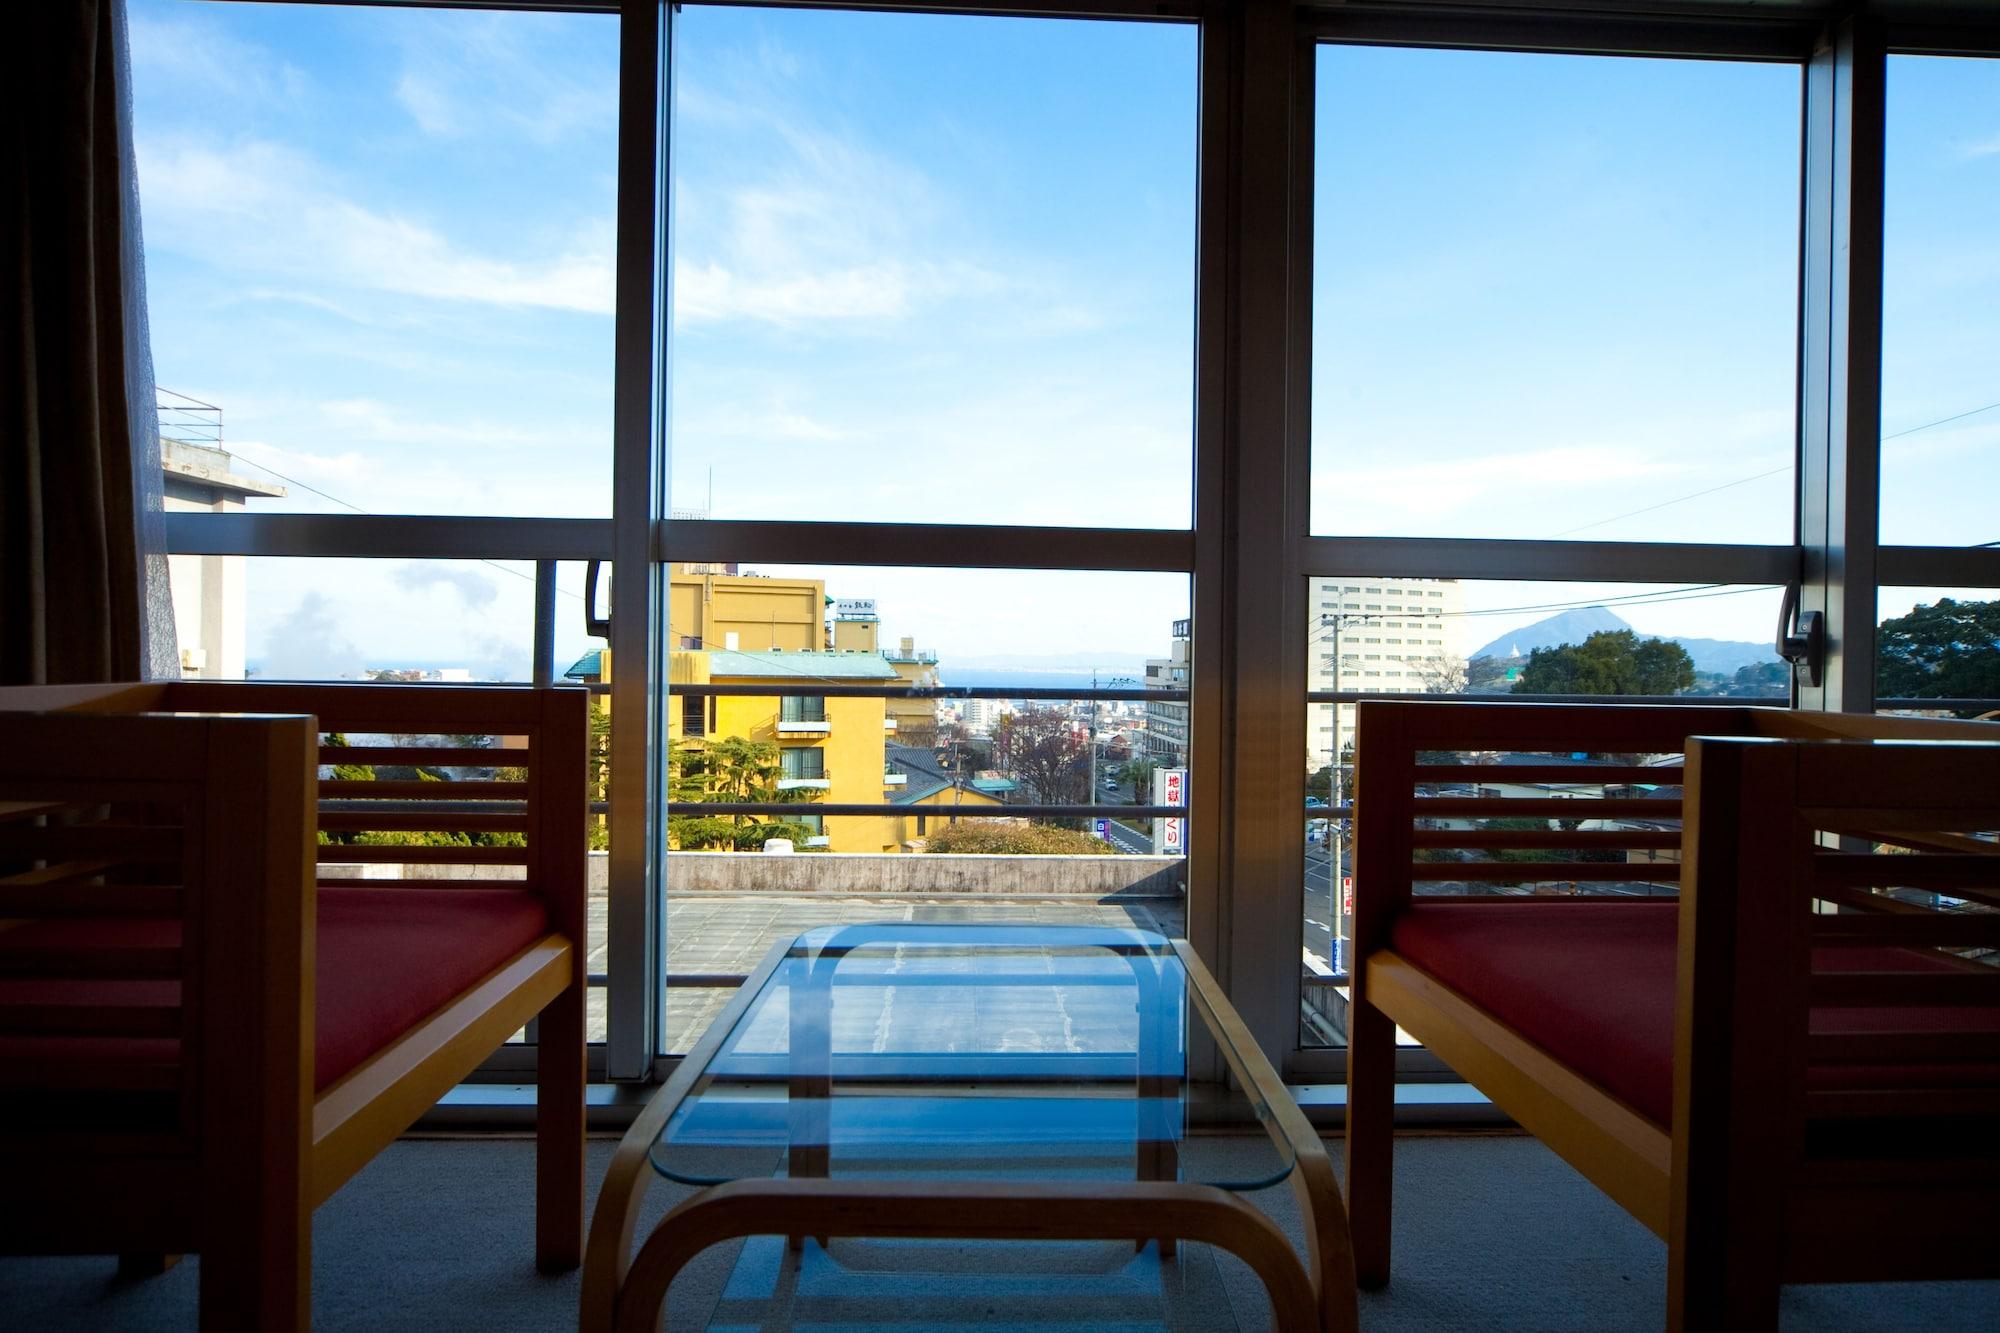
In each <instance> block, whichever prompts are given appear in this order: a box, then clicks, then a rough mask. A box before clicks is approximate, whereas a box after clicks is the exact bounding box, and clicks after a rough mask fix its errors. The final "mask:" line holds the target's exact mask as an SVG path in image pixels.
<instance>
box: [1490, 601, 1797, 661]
mask: <svg viewBox="0 0 2000 1333" xmlns="http://www.w3.org/2000/svg"><path fill="white" fill-rule="evenodd" d="M1631 628H1632V626H1631V625H1630V624H1629V623H1628V622H1627V621H1626V620H1625V619H1624V618H1623V617H1622V616H1619V615H1618V614H1616V613H1615V612H1612V611H1607V610H1606V609H1605V608H1603V607H1601V606H1586V607H1583V608H1582V609H1580V610H1576V611H1563V612H1559V613H1558V614H1556V615H1553V616H1550V617H1548V618H1547V619H1545V620H1537V621H1536V622H1535V623H1534V624H1532V625H1523V626H1522V627H1521V628H1520V629H1517V630H1513V631H1511V632H1510V633H1507V634H1503V635H1501V636H1500V637H1499V638H1497V639H1495V640H1493V642H1491V643H1489V644H1487V645H1486V646H1485V647H1484V648H1481V649H1479V650H1478V651H1477V652H1475V653H1473V654H1471V655H1472V656H1473V657H1494V658H1498V659H1500V660H1501V661H1506V660H1507V659H1508V658H1513V657H1526V656H1527V655H1528V654H1529V653H1531V652H1533V651H1534V650H1535V649H1537V648H1554V647H1556V646H1557V645H1558V644H1564V643H1582V642H1583V641H1584V640H1585V639H1587V638H1589V637H1590V636H1591V635H1593V634H1599V633H1602V632H1603V631H1605V630H1621V629H1631ZM1635 632H1636V631H1635ZM1640 637H1641V638H1644V637H1646V636H1645V635H1640ZM1673 641H1674V642H1675V643H1678V644H1679V645H1680V646H1681V647H1683V648H1685V649H1687V655H1688V656H1689V657H1690V658H1692V659H1693V660H1694V669H1695V670H1696V671H1707V672H1714V673H1717V674H1720V675H1724V676H1733V675H1735V674H1736V672H1737V670H1738V668H1740V667H1746V666H1754V665H1755V664H1757V663H1758V662H1775V661H1777V660H1778V655H1777V654H1776V653H1775V652H1773V651H1772V650H1771V645H1770V644H1768V643H1752V642H1749V641H1747V640H1743V639H1690V638H1682V637H1679V636H1673Z"/></svg>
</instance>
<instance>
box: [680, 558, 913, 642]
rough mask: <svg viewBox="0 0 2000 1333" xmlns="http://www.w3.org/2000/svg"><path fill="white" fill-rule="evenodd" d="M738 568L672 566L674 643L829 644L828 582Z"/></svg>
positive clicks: (725, 566)
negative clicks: (742, 572)
mask: <svg viewBox="0 0 2000 1333" xmlns="http://www.w3.org/2000/svg"><path fill="white" fill-rule="evenodd" d="M735 569H736V567H735V566H734V565H696V564H675V565H671V566H669V567H668V572H667V598H668V606H667V625H668V632H669V633H670V634H672V635H673V646H674V647H675V648H678V649H697V648H707V649H715V648H724V649H739V650H741V651H744V652H752V653H757V652H769V651H771V650H772V649H780V650H783V651H784V652H788V653H800V652H818V651H820V650H822V649H824V648H825V647H826V646H827V640H826V605H827V602H826V584H825V583H824V582H822V581H821V580H819V579H792V578H767V577H765V576H764V575H761V574H738V573H736V572H735ZM869 646H870V648H872V647H873V646H874V645H872V644H871V645H869Z"/></svg>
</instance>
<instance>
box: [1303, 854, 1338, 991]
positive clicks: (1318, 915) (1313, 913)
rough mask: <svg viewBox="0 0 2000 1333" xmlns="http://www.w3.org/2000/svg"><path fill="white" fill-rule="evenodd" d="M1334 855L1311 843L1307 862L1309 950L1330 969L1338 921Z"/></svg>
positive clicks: (1307, 947) (1307, 932) (1306, 891)
mask: <svg viewBox="0 0 2000 1333" xmlns="http://www.w3.org/2000/svg"><path fill="white" fill-rule="evenodd" d="M1333 891H1334V884H1333V856H1332V854H1331V852H1330V851H1329V850H1328V849H1327V848H1325V847H1321V846H1319V845H1317V844H1310V843H1309V844H1307V846H1306V864H1305V889H1304V896H1305V950H1306V952H1307V953H1308V954H1310V955H1311V956H1312V957H1313V959H1315V960H1316V961H1317V962H1319V963H1320V964H1321V965H1323V966H1325V967H1326V968H1327V969H1328V970H1330V971H1338V970H1340V969H1338V968H1335V967H1334V965H1333V958H1332V952H1333V937H1334V929H1335V926H1336V924H1337V922H1336V917H1335V913H1336V912H1337V911H1338V910H1339V909H1338V907H1337V906H1336V905H1335V902H1334V892H1333Z"/></svg>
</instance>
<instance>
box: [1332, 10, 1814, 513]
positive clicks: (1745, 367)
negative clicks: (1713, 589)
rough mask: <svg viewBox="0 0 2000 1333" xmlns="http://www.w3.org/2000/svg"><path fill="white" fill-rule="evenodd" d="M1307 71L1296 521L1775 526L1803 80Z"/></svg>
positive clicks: (1485, 58) (1397, 68) (1792, 339)
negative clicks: (1309, 378)
mask: <svg viewBox="0 0 2000 1333" xmlns="http://www.w3.org/2000/svg"><path fill="white" fill-rule="evenodd" d="M1315 82H1316V87H1317V104H1316V109H1315V115H1314V143H1315V146H1316V149H1317V158H1316V162H1315V167H1314V175H1313V187H1314V195H1315V208H1314V214H1313V216H1314V233H1313V258H1314V267H1313V361H1312V366H1313V416H1312V422H1313V437H1312V443H1313V488H1312V526H1313V531H1315V532H1323V533H1344V534H1354V535H1377V534H1379V535H1386V536H1426V537H1429V536H1436V537H1509V538H1523V539H1530V540H1541V539H1556V538H1565V539H1578V540H1592V541H1613V540H1615V541H1661V540H1665V541H1721V542H1782V541H1788V540H1790V539H1791V536H1792V461H1793V453H1794V450H1795V431H1794V421H1795V417H1796V406H1795V402H1796V394H1795V389H1794V386H1795V379H1796V375H1795V361H1796V357H1797V343H1798V333H1797V314H1798V255H1797V247H1798V235H1799V189H1798V179H1799V128H1798V115H1799V89H1800V71H1799V68H1798V66H1796V65H1773V64H1758V63H1739V62H1722V61H1695V60H1638V59H1622V58H1606V57H1601V56H1599V57H1592V56H1563V55H1534V54H1523V53H1518V52H1494V51H1439V50H1431V49H1420V50H1413V49H1400V48H1395V47H1353V46H1338V45H1334V46H1325V47H1322V48H1321V49H1320V51H1319V56H1318V69H1317V76H1316V80H1315ZM1724 310H1726V311H1727V315H1726V317H1723V316H1722V312H1723V311H1724Z"/></svg>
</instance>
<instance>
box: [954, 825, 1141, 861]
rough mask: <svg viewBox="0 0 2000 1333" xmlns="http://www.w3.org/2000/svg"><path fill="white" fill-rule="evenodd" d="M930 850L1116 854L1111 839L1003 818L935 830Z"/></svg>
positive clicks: (968, 853) (981, 852) (1090, 854)
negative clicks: (1101, 838) (1109, 840)
mask: <svg viewBox="0 0 2000 1333" xmlns="http://www.w3.org/2000/svg"><path fill="white" fill-rule="evenodd" d="M924 850H925V851H927V852H946V853H954V852H955V853H958V854H961V855H986V856H1117V855H1119V854H1120V852H1119V849H1118V848H1116V847H1114V846H1112V845H1111V844H1110V843H1108V842H1103V841H1100V840H1099V839H1097V838H1093V837H1091V836H1090V835H1089V834H1088V833H1079V832H1077V831H1076V830H1074V829H1066V828H1054V827H1051V826H1050V825H1047V824H1022V823H1015V822H1013V821H1010V820H1000V819H962V820H960V821H958V822H957V823H955V824H946V825H944V826H943V827H942V828H938V829H936V830H934V831H932V832H931V833H930V834H929V835H928V836H927V837H926V838H925V840H924Z"/></svg>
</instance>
